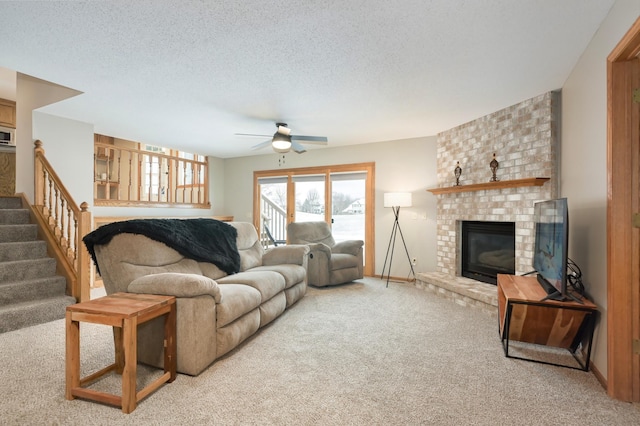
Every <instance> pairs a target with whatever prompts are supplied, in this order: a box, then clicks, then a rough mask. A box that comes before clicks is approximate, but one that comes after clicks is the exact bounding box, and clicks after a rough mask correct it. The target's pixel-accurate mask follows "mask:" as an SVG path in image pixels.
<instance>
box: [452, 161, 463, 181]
mask: <svg viewBox="0 0 640 426" xmlns="http://www.w3.org/2000/svg"><path fill="white" fill-rule="evenodd" d="M453 174H454V175H455V177H456V186H460V176H461V175H462V168H461V167H460V162H459V161H458V162H456V168H455V169H454V170H453Z"/></svg>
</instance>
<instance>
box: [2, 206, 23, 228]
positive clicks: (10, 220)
mask: <svg viewBox="0 0 640 426" xmlns="http://www.w3.org/2000/svg"><path fill="white" fill-rule="evenodd" d="M29 219H30V218H29V210H26V209H0V225H24V224H26V223H29Z"/></svg>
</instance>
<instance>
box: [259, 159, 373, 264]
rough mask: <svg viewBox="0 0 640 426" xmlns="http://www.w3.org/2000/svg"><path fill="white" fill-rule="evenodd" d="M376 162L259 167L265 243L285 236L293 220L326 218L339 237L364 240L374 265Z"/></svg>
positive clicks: (367, 260)
mask: <svg viewBox="0 0 640 426" xmlns="http://www.w3.org/2000/svg"><path fill="white" fill-rule="evenodd" d="M374 166H375V165H374V164H373V163H361V164H351V165H339V166H326V167H309V168H300V169H288V170H272V171H262V172H254V183H255V188H254V195H255V198H254V224H255V225H256V228H257V229H259V230H260V232H261V235H262V241H263V244H264V246H265V247H269V246H273V245H277V244H282V243H283V242H284V241H285V240H286V225H287V224H288V223H291V222H311V221H325V222H327V223H329V224H330V226H331V228H332V234H333V238H334V239H335V240H336V242H340V241H345V240H363V241H364V242H365V245H364V259H365V260H364V262H365V264H364V273H365V275H373V271H374V264H373V259H374V250H373V243H374V238H375V236H374V228H373V220H374V219H373V218H374V212H373V206H374V200H373V194H374V190H375V188H374V184H373V183H374V177H375V176H374V171H375V167H374Z"/></svg>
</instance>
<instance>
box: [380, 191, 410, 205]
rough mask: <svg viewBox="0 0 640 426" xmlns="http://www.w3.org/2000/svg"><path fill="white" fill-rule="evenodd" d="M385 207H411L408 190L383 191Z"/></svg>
mask: <svg viewBox="0 0 640 426" xmlns="http://www.w3.org/2000/svg"><path fill="white" fill-rule="evenodd" d="M384 206H385V207H411V193H410V192H385V194H384Z"/></svg>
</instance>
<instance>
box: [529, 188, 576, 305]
mask: <svg viewBox="0 0 640 426" xmlns="http://www.w3.org/2000/svg"><path fill="white" fill-rule="evenodd" d="M534 222H535V231H536V236H535V244H534V255H533V269H535V271H536V272H537V273H538V281H539V282H540V284H541V285H542V286H543V287H544V288H545V290H546V291H547V294H549V295H551V296H553V295H557V296H565V295H566V293H567V285H566V283H567V245H568V234H569V229H568V227H569V215H568V212H567V199H566V198H560V199H557V200H548V201H541V202H538V203H535V205H534Z"/></svg>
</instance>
